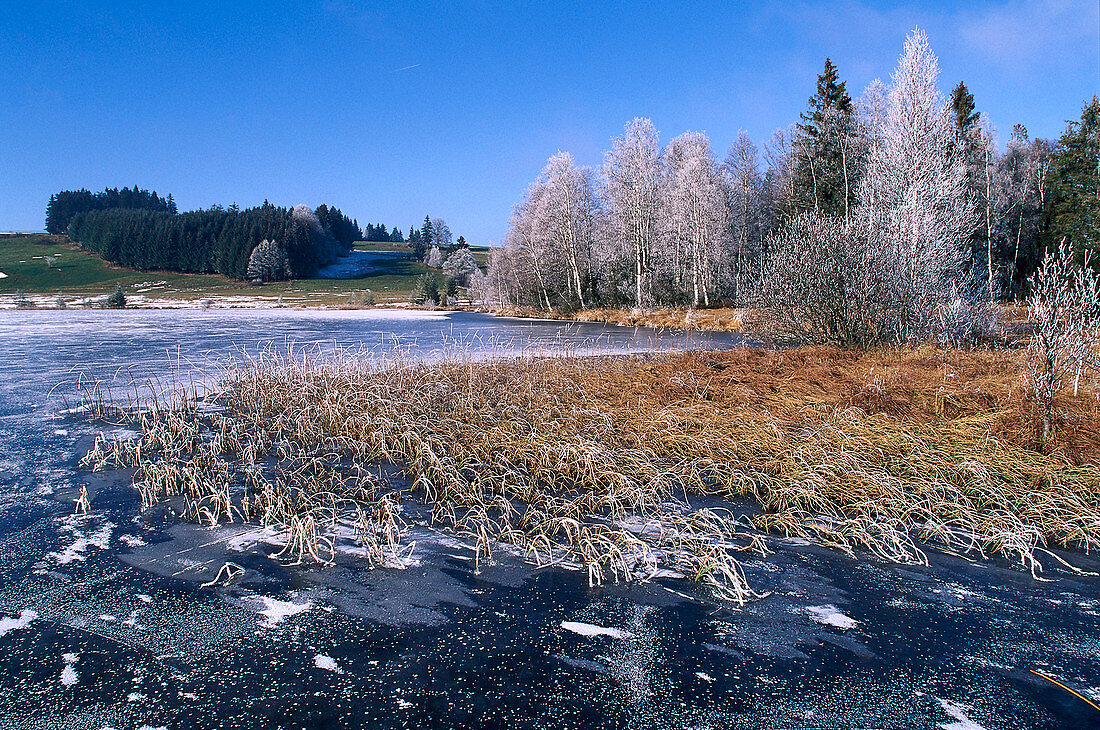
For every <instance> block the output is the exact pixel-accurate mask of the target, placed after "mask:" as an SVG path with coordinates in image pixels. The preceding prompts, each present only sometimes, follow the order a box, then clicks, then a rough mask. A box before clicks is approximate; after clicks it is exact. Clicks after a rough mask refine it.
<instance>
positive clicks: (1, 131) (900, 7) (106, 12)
mask: <svg viewBox="0 0 1100 730" xmlns="http://www.w3.org/2000/svg"><path fill="white" fill-rule="evenodd" d="M918 25H919V26H920V27H922V28H923V29H924V30H925V31H926V32H927V33H928V35H929V39H930V41H931V44H932V47H933V49H935V51H936V52H937V54H938V55H939V57H940V64H941V68H942V70H943V77H942V78H941V86H942V87H943V89H944V91H945V93H946V92H947V91H949V90H950V88H951V86H953V85H954V84H955V83H956V82H957V81H958V80H960V79H962V80H965V81H966V83H967V85H968V86H969V87H970V89H971V91H972V92H973V93H974V96H975V100H976V102H977V105H978V109H979V111H983V112H986V113H988V114H989V116H990V118H991V119H992V120H993V122H994V124H995V125H996V126H997V129H998V132H999V134H1000V137H1001V139H1002V140H1003V139H1005V138H1007V137H1008V134H1009V132H1010V131H1011V128H1012V125H1013V124H1014V123H1017V122H1019V123H1023V124H1025V125H1026V126H1027V127H1028V129H1029V130H1030V131H1031V133H1032V134H1033V135H1035V136H1043V137H1056V136H1057V135H1059V134H1060V133H1061V132H1062V131H1063V129H1064V128H1065V123H1066V120H1068V119H1070V118H1077V117H1078V116H1079V114H1080V109H1081V106H1082V103H1083V102H1084V100H1085V99H1088V98H1091V97H1092V95H1093V94H1095V93H1100V88H1098V87H1100V82H1098V78H1100V11H1098V4H1097V3H1096V2H1094V1H1093V0H1047V1H1040V0H1008V1H1007V2H1005V1H1000V2H976V1H974V2H947V1H946V0H938V1H937V0H924V1H923V2H876V3H871V2H857V1H855V0H852V1H848V2H828V3H825V2H821V3H809V2H798V1H797V0H791V1H789V2H781V3H774V4H773V3H747V2H744V3H739V2H715V3H702V2H692V1H691V0H682V1H680V2H661V3H643V2H621V3H600V2H576V1H574V2H548V1H544V2H521V1H518V0H517V1H514V2H499V3H490V2H438V3H430V2H424V3H400V4H398V3H360V2H351V1H350V0H345V1H341V0H328V1H323V2H318V3H310V2H292V3H281V2H267V3H248V4H237V3H234V2H230V1H229V0H224V1H223V2H218V3H206V2H178V1H177V2H171V3H157V2H147V3H130V2H127V3H65V2H50V3H38V2H20V3H12V4H9V5H7V6H6V7H5V10H4V13H3V17H2V20H0V230H40V229H41V228H42V226H43V211H44V208H45V204H46V201H47V200H48V198H49V196H50V194H51V193H52V192H54V191H56V190H60V189H71V188H80V187H87V188H90V189H92V190H97V189H103V188H104V187H107V186H111V187H115V186H130V185H133V184H138V185H140V186H142V187H148V188H153V189H156V190H157V191H158V192H160V193H161V194H165V193H168V192H171V193H173V194H174V195H175V197H176V200H177V202H178V204H179V206H180V208H181V209H191V208H197V207H207V206H209V205H211V204H214V203H222V204H225V205H228V204H229V203H233V202H236V203H238V204H239V205H241V206H242V207H246V206H250V205H254V204H258V203H261V202H262V201H263V200H264V199H265V198H266V199H270V200H271V201H272V202H275V203H279V204H283V205H294V204H297V203H303V202H304V203H308V204H310V205H313V206H316V205H317V204H319V203H321V202H327V203H330V204H335V205H337V206H338V207H340V208H341V209H343V210H344V212H345V213H347V214H348V215H350V216H352V217H355V218H358V219H359V221H360V223H363V224H365V223H366V222H367V221H382V222H384V223H386V224H387V225H393V224H394V223H397V224H400V225H401V226H402V228H404V229H407V228H408V226H409V225H410V224H419V222H420V221H421V220H422V219H423V217H424V214H425V213H431V214H432V215H433V216H442V217H443V218H445V219H447V221H448V223H449V224H450V227H451V229H452V230H453V231H454V233H455V235H456V236H457V235H460V234H461V235H465V236H466V238H467V239H468V240H469V241H470V242H471V243H486V242H489V241H490V240H498V239H500V238H501V237H502V236H503V235H504V232H505V229H506V226H507V218H508V214H509V211H510V209H511V206H512V204H513V203H515V202H516V201H517V200H518V199H519V197H520V196H521V194H522V192H523V190H524V188H525V187H526V185H527V184H528V183H529V182H530V181H531V180H532V179H533V178H534V177H535V176H536V175H537V174H538V172H539V169H540V168H541V167H542V165H543V163H544V162H545V160H546V158H547V157H549V156H550V155H551V154H553V153H554V152H556V151H557V150H559V149H562V150H568V151H570V152H572V153H573V155H574V156H575V157H576V158H577V159H578V161H579V162H581V163H583V164H589V165H596V164H599V162H600V159H601V154H602V151H603V150H604V149H606V148H607V147H608V146H609V144H610V140H611V138H612V137H614V136H615V135H617V134H618V133H619V132H620V131H621V130H622V126H623V124H624V123H625V122H626V121H627V120H628V119H630V118H632V117H635V116H648V117H651V118H652V119H653V120H654V123H655V124H656V125H657V128H658V129H659V130H661V136H662V140H663V141H667V140H669V139H671V138H672V137H673V136H675V135H677V134H680V133H681V132H684V131H687V130H698V131H704V132H706V133H708V134H709V135H710V138H711V140H712V143H713V144H714V146H715V148H716V149H717V150H718V151H719V153H721V154H724V151H725V149H726V148H727V147H728V146H729V144H730V143H731V142H732V141H733V140H734V139H735V137H736V136H737V133H738V131H739V130H741V129H745V130H747V131H748V132H749V133H750V134H751V135H752V137H753V139H754V140H756V141H757V142H760V141H762V140H764V139H766V138H767V137H768V136H770V135H771V133H772V132H773V131H774V130H775V129H776V128H778V127H784V126H787V125H788V124H791V123H792V122H794V121H796V120H797V116H798V114H799V112H801V111H802V110H803V109H804V108H805V104H806V100H807V98H808V97H809V96H810V95H811V93H812V92H813V90H814V83H815V79H816V75H817V73H818V72H820V70H821V67H822V65H823V63H824V59H825V57H826V56H830V57H831V58H832V59H833V61H834V62H835V63H836V64H837V66H838V67H839V69H840V73H841V75H842V77H843V78H844V79H846V80H847V81H848V88H849V91H850V92H852V94H853V96H856V95H858V93H859V92H860V91H861V90H862V89H863V87H864V86H865V85H866V84H867V82H869V81H870V80H871V79H873V78H876V77H881V78H883V79H888V78H889V75H890V73H891V71H892V70H893V68H894V65H895V63H896V60H897V57H898V55H899V53H900V52H901V47H902V44H903V42H904V39H905V36H906V34H907V32H908V31H910V30H911V29H912V28H913V27H914V26H918Z"/></svg>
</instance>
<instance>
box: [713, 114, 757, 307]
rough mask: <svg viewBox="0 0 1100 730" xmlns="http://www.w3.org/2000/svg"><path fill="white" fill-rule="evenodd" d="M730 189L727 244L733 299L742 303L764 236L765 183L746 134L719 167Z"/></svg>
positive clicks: (731, 147)
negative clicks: (728, 245)
mask: <svg viewBox="0 0 1100 730" xmlns="http://www.w3.org/2000/svg"><path fill="white" fill-rule="evenodd" d="M722 172H723V173H724V174H725V180H726V185H727V187H728V189H729V209H730V214H729V224H730V236H731V241H730V244H731V246H732V248H733V262H732V267H733V268H732V282H731V283H732V291H731V294H732V297H733V299H734V301H738V302H739V301H740V300H741V299H742V294H743V290H745V289H746V286H745V284H746V280H747V279H748V278H749V276H748V272H749V271H750V270H751V263H752V262H753V261H754V260H755V259H756V258H757V257H759V256H761V255H762V253H763V241H764V236H765V235H766V232H767V199H766V183H765V180H764V176H763V174H762V173H761V171H760V155H759V151H758V150H757V149H756V145H755V144H753V142H752V139H751V138H750V137H749V135H748V133H747V132H745V131H744V130H742V131H741V132H740V133H739V134H738V135H737V141H736V142H734V143H733V145H732V146H730V149H729V152H728V153H727V154H726V160H725V162H723V163H722Z"/></svg>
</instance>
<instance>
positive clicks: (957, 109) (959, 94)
mask: <svg viewBox="0 0 1100 730" xmlns="http://www.w3.org/2000/svg"><path fill="white" fill-rule="evenodd" d="M974 109H975V107H974V95H973V94H971V93H970V90H969V89H967V88H966V84H964V83H963V82H962V81H960V82H959V85H958V86H956V87H955V88H954V89H953V90H952V91H951V111H952V112H953V113H954V115H955V138H956V139H957V140H958V141H959V142H964V141H965V140H967V139H968V138H969V137H970V134H971V132H972V131H973V129H974V125H975V124H977V123H978V112H976V111H975V110H974Z"/></svg>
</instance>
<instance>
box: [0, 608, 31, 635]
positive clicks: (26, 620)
mask: <svg viewBox="0 0 1100 730" xmlns="http://www.w3.org/2000/svg"><path fill="white" fill-rule="evenodd" d="M36 618H38V612H37V611H32V610H30V609H29V608H24V609H23V610H22V611H20V612H19V616H18V617H16V618H8V617H7V616H0V636H3V635H4V634H6V633H8V632H9V631H15V630H16V629H25V628H27V627H28V626H30V623H31V621H34V620H35V619H36Z"/></svg>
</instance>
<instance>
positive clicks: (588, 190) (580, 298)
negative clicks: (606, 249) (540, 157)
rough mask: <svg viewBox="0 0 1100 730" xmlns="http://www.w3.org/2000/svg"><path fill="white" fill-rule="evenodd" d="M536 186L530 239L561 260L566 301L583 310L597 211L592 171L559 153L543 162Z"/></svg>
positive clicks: (568, 155) (570, 157) (565, 153)
mask: <svg viewBox="0 0 1100 730" xmlns="http://www.w3.org/2000/svg"><path fill="white" fill-rule="evenodd" d="M540 185H541V186H542V193H541V195H540V196H539V198H538V204H537V205H536V206H535V210H534V220H533V226H532V229H533V230H532V233H533V236H534V238H535V239H536V240H537V241H539V243H540V247H547V246H549V247H550V248H551V249H554V252H555V253H556V254H558V255H559V256H560V258H562V259H564V261H565V264H566V275H567V276H566V292H565V295H566V298H567V299H568V300H570V301H572V302H574V303H575V304H576V305H577V306H579V307H581V308H582V309H583V308H584V307H585V306H587V304H586V300H585V289H586V283H587V282H588V281H589V267H590V265H591V263H592V249H593V245H594V243H595V234H596V214H597V210H598V203H597V199H596V195H595V191H594V189H593V185H592V172H591V170H589V169H587V168H579V167H577V166H576V165H575V164H573V157H572V155H570V154H569V153H568V152H559V153H557V154H556V155H554V156H553V157H551V158H550V159H549V160H548V161H547V163H546V167H544V168H543V170H542V175H541V176H540Z"/></svg>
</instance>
